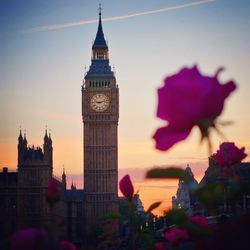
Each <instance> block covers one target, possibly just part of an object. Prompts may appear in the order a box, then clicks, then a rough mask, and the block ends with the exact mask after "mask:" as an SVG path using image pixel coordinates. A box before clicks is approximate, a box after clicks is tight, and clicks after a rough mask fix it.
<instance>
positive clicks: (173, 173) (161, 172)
mask: <svg viewBox="0 0 250 250" xmlns="http://www.w3.org/2000/svg"><path fill="white" fill-rule="evenodd" d="M146 178H148V179H151V178H159V179H165V178H169V179H181V180H184V181H187V180H188V179H190V176H189V175H188V174H187V173H186V172H185V171H184V170H183V169H182V168H178V167H168V168H153V169H150V170H149V171H148V172H147V175H146Z"/></svg>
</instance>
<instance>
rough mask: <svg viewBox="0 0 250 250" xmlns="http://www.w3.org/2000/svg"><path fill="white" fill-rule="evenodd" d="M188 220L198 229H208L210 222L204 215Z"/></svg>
mask: <svg viewBox="0 0 250 250" xmlns="http://www.w3.org/2000/svg"><path fill="white" fill-rule="evenodd" d="M188 220H189V221H190V222H191V223H193V224H194V225H196V226H197V227H203V228H205V227H208V220H207V218H206V217H205V216H203V215H195V216H191V217H189V218H188Z"/></svg>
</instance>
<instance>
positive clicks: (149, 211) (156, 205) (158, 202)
mask: <svg viewBox="0 0 250 250" xmlns="http://www.w3.org/2000/svg"><path fill="white" fill-rule="evenodd" d="M160 205H161V201H157V202H154V203H153V204H151V205H150V207H149V208H148V210H147V213H151V211H153V210H154V209H156V208H157V207H159V206H160Z"/></svg>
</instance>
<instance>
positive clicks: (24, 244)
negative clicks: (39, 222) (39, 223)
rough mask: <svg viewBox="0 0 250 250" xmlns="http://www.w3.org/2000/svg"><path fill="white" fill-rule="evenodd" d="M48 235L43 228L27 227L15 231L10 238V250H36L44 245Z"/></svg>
mask: <svg viewBox="0 0 250 250" xmlns="http://www.w3.org/2000/svg"><path fill="white" fill-rule="evenodd" d="M47 238H48V235H47V232H46V231H45V230H41V229H36V228H28V229H23V230H19V231H16V232H15V233H14V234H13V235H12V236H11V238H10V249H11V250H20V249H25V250H36V249H43V247H45V244H46V241H47Z"/></svg>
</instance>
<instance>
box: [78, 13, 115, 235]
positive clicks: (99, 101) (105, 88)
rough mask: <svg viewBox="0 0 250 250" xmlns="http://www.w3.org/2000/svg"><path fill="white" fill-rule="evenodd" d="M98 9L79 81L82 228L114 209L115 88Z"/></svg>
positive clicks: (91, 226) (89, 228)
mask: <svg viewBox="0 0 250 250" xmlns="http://www.w3.org/2000/svg"><path fill="white" fill-rule="evenodd" d="M108 52H109V51H108V46H107V43H106V41H105V38H104V34H103V30H102V21H101V11H99V25H98V30H97V34H96V38H95V41H94V43H93V46H92V60H91V65H90V68H89V70H88V72H87V73H86V75H85V78H84V81H83V85H82V118H83V137H84V138H83V141H84V189H85V219H86V221H85V225H86V228H85V229H86V232H87V233H88V232H91V231H93V230H95V228H97V227H98V226H99V225H100V220H101V219H102V218H103V217H104V216H105V215H106V214H108V213H114V212H115V213H118V188H117V186H118V185H117V182H118V180H117V179H118V157H117V140H118V138H117V127H118V118H119V88H118V85H117V84H116V78H115V76H114V72H113V71H112V70H111V67H110V65H109V54H108Z"/></svg>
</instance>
